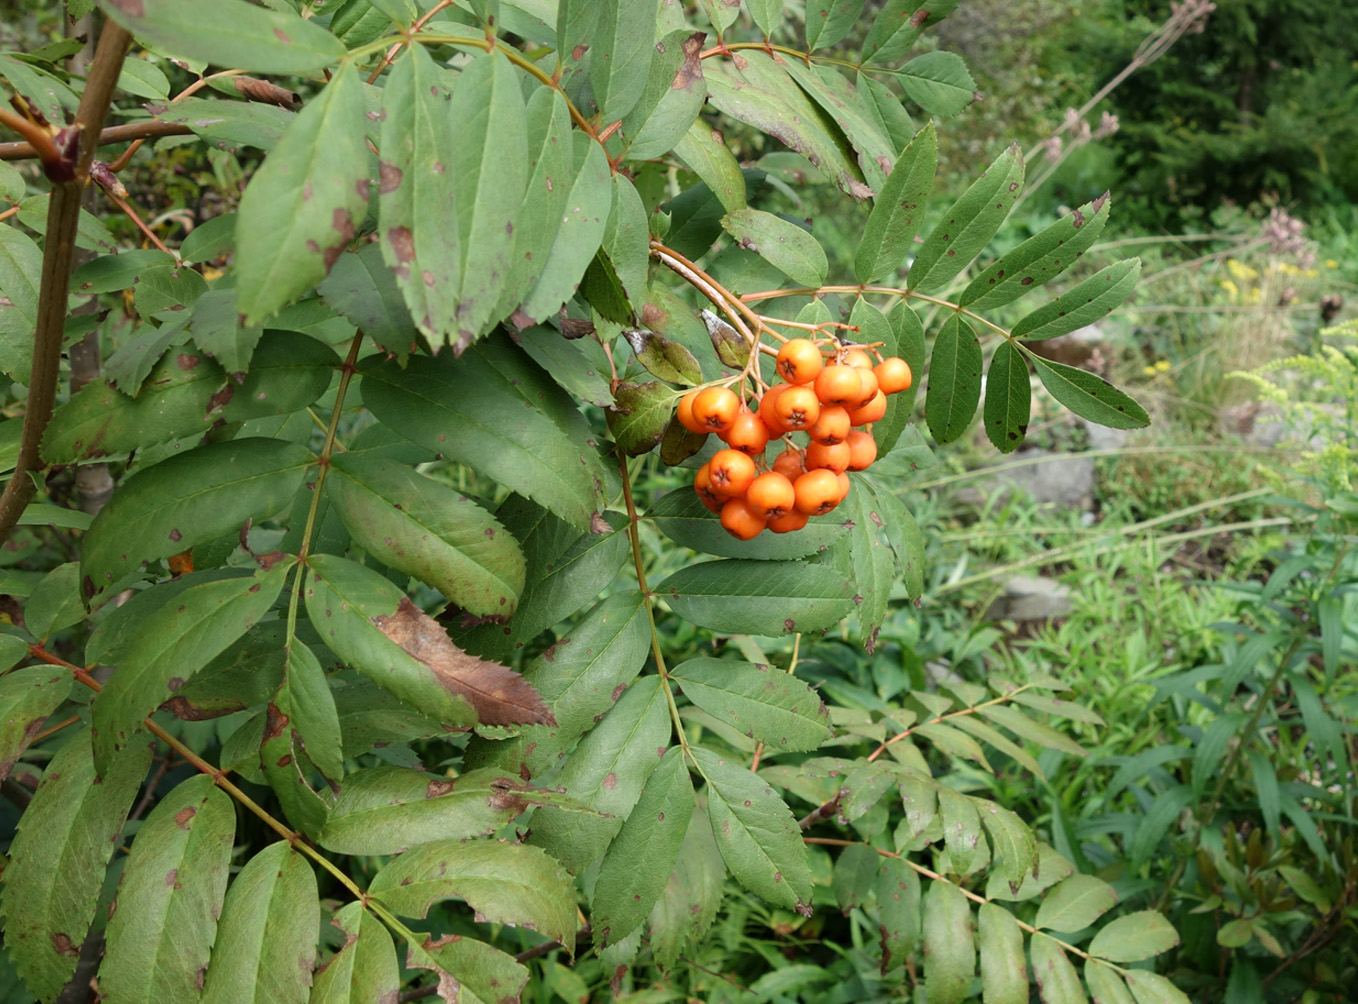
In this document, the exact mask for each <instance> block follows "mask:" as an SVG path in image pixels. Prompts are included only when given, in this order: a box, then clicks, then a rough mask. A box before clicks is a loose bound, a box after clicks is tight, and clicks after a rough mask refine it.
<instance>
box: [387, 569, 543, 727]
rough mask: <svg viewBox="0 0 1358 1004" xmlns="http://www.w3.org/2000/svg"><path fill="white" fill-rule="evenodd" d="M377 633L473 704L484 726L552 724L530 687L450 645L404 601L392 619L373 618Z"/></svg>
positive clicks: (505, 669) (440, 631)
mask: <svg viewBox="0 0 1358 1004" xmlns="http://www.w3.org/2000/svg"><path fill="white" fill-rule="evenodd" d="M373 623H374V624H375V625H376V626H377V629H378V630H379V631H381V632H382V633H383V634H384V635H386V636H387V639H388V640H390V641H392V642H394V643H396V644H397V645H399V646H401V648H403V649H405V651H406V652H407V653H408V654H410V655H411V656H412V657H414V658H416V659H418V660H419V661H420V662H422V663H424V664H425V665H426V666H428V667H429V668H430V669H431V670H433V672H434V676H435V677H436V678H437V679H438V681H439V683H440V684H442V685H443V687H445V688H446V689H447V690H449V691H451V692H452V693H455V694H459V695H461V696H462V697H465V698H466V699H467V700H468V701H470V702H471V705H472V707H473V708H475V709H476V717H477V718H478V719H479V720H480V721H481V724H482V725H520V724H525V723H531V724H533V725H555V724H556V719H555V718H554V717H553V716H552V713H551V711H550V710H549V709H548V707H547V705H546V704H544V703H543V701H542V698H541V697H540V696H539V695H538V692H537V691H536V690H534V689H533V685H532V684H530V683H529V682H528V681H527V680H525V679H524V678H523V677H522V676H520V675H519V674H518V673H516V672H514V671H513V670H512V669H509V668H508V667H507V666H502V665H500V664H499V663H498V662H488V661H487V660H485V659H479V658H477V657H476V656H474V655H469V654H468V653H466V652H464V651H462V649H460V648H458V647H457V646H456V645H454V644H453V641H452V639H451V638H449V637H448V635H447V634H446V633H445V632H444V630H443V628H442V627H441V626H440V625H439V623H438V621H436V620H434V618H432V617H430V616H429V615H428V614H426V613H425V612H424V611H423V610H421V609H420V608H419V607H417V606H415V604H414V603H412V602H411V601H410V599H409V598H408V597H404V596H403V597H401V604H400V606H398V607H397V608H396V613H394V614H392V615H391V616H390V617H374V618H373Z"/></svg>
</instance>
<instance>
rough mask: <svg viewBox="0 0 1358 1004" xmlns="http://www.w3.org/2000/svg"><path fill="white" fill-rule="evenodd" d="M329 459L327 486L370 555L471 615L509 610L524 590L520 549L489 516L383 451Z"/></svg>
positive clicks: (347, 524) (342, 516)
mask: <svg viewBox="0 0 1358 1004" xmlns="http://www.w3.org/2000/svg"><path fill="white" fill-rule="evenodd" d="M332 463H333V470H334V474H335V476H334V477H332V478H331V479H330V480H328V481H327V482H326V487H327V488H328V489H329V490H330V491H331V493H332V498H333V499H334V501H335V508H336V510H337V511H338V512H339V515H340V519H341V520H343V522H344V525H345V527H346V529H348V531H349V534H350V536H352V537H353V538H354V540H355V541H356V542H357V543H359V544H360V545H361V546H362V547H363V548H364V549H365V550H366V551H368V553H369V554H372V555H373V556H375V557H376V558H377V559H378V560H380V561H381V562H382V563H383V564H385V565H388V566H390V567H391V568H395V569H399V570H400V571H402V572H406V573H408V574H410V575H413V576H415V577H416V578H417V579H419V580H420V581H422V582H424V583H426V584H428V585H431V586H433V587H434V588H435V589H437V590H439V592H441V593H443V595H444V596H446V597H448V599H449V600H451V601H452V602H454V603H456V604H457V605H458V606H459V607H461V608H462V609H464V610H466V611H468V612H470V613H472V614H475V615H477V616H482V617H508V616H510V615H512V614H513V613H514V610H515V609H516V608H517V606H518V602H519V596H520V594H521V593H522V592H523V584H524V568H525V564H524V557H523V551H522V550H521V549H520V548H519V543H518V541H516V540H515V539H514V537H513V535H512V534H510V533H509V531H508V530H506V529H505V528H504V527H503V526H501V525H500V522H499V521H498V520H497V519H496V518H495V517H494V516H492V515H491V514H490V513H489V512H487V511H486V510H485V509H482V508H481V507H480V506H479V505H477V504H476V503H475V502H473V501H472V500H471V499H469V498H467V497H466V496H464V495H461V494H459V493H458V492H456V491H454V490H453V489H451V488H449V487H447V486H446V485H444V484H441V483H440V482H438V481H435V480H433V479H432V478H427V477H425V476H423V475H421V474H417V473H415V472H414V471H413V470H411V469H410V468H409V467H406V466H405V465H404V464H398V463H396V462H395V461H393V460H388V459H387V458H385V457H379V456H368V457H365V456H358V455H354V454H347V453H346V454H340V455H339V456H336V457H335V458H334V460H333V462H332Z"/></svg>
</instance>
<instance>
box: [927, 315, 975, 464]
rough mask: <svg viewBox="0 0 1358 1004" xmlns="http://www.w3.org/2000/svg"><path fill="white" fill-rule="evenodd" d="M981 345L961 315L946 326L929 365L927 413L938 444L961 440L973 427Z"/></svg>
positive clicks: (941, 331)
mask: <svg viewBox="0 0 1358 1004" xmlns="http://www.w3.org/2000/svg"><path fill="white" fill-rule="evenodd" d="M983 364H984V360H983V359H982V356H981V343H980V341H979V340H978V339H977V337H976V330H975V329H974V328H973V327H972V326H971V323H970V322H968V321H967V320H965V319H964V318H963V317H962V315H961V314H953V315H952V316H951V317H949V318H948V319H947V320H946V321H944V322H943V327H942V328H941V329H940V330H939V332H938V338H937V339H936V340H935V341H934V354H933V357H932V359H931V361H930V363H929V394H928V397H927V399H926V401H925V413H926V418H927V419H928V422H929V431H930V432H931V433H933V436H934V439H935V440H937V441H938V443H939V444H946V443H951V442H953V441H954V440H956V439H958V438H959V437H960V436H961V435H962V434H963V433H964V432H966V431H967V427H968V426H969V425H971V420H972V417H973V416H975V414H976V406H977V404H979V403H980V401H981V367H982V365H983Z"/></svg>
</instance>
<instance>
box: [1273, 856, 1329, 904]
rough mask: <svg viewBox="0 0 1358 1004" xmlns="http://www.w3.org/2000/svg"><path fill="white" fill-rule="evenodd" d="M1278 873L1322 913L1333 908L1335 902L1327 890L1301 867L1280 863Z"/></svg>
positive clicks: (1299, 894) (1293, 889)
mask: <svg viewBox="0 0 1358 1004" xmlns="http://www.w3.org/2000/svg"><path fill="white" fill-rule="evenodd" d="M1278 874H1279V875H1281V876H1282V877H1283V878H1284V879H1285V880H1286V881H1287V884H1288V885H1289V886H1291V887H1292V891H1293V892H1295V893H1296V894H1297V895H1298V896H1300V897H1301V898H1302V899H1304V900H1306V902H1308V903H1310V904H1311V905H1312V906H1314V907H1315V908H1316V909H1318V910H1319V911H1320V912H1321V913H1329V912H1330V910H1331V909H1332V908H1333V906H1334V904H1333V903H1332V902H1331V900H1330V897H1329V895H1328V894H1327V893H1326V892H1325V890H1323V889H1321V888H1320V886H1319V884H1318V883H1317V882H1316V880H1315V879H1314V878H1312V877H1311V876H1310V875H1308V874H1307V873H1306V872H1304V871H1302V870H1301V869H1300V868H1297V867H1295V866H1293V865H1279V866H1278Z"/></svg>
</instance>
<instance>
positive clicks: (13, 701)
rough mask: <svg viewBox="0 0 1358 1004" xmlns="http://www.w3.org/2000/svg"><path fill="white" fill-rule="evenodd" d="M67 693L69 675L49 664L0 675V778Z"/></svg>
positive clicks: (1, 778)
mask: <svg viewBox="0 0 1358 1004" xmlns="http://www.w3.org/2000/svg"><path fill="white" fill-rule="evenodd" d="M6 637H8V636H6ZM24 654H25V655H27V647H26V646H25V651H24ZM16 661H17V660H16ZM70 692H71V674H70V673H69V672H67V671H66V670H64V669H58V668H55V667H52V666H30V667H28V668H27V669H16V670H14V671H13V672H11V673H8V674H7V675H5V676H3V677H0V780H3V779H4V778H7V777H9V772H10V771H11V770H12V769H13V768H14V764H15V762H16V761H17V760H18V759H19V755H20V754H21V753H23V751H24V750H25V749H26V748H27V747H28V744H29V743H31V742H32V741H33V737H34V736H36V735H37V734H38V732H39V731H41V729H42V726H43V722H45V721H47V716H48V715H50V714H51V713H52V712H53V711H55V710H56V709H57V707H58V706H59V705H60V704H61V702H62V701H64V700H66V695H67V694H69V693H70Z"/></svg>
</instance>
